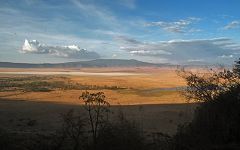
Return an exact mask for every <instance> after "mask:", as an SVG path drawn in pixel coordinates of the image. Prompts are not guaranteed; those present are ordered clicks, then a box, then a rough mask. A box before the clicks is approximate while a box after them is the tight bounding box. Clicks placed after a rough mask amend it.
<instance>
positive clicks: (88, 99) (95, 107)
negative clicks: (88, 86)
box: [79, 91, 110, 149]
mask: <svg viewBox="0 0 240 150" xmlns="http://www.w3.org/2000/svg"><path fill="white" fill-rule="evenodd" d="M105 98H106V97H105V94H104V93H103V92H97V93H89V92H88V91H86V92H83V93H82V95H81V96H80V97H79V99H82V100H83V101H84V104H85V105H84V108H85V109H86V110H87V112H88V119H89V123H90V127H91V133H92V140H93V146H94V149H96V145H97V138H98V131H99V128H100V127H101V125H104V122H106V121H107V120H108V112H109V111H110V109H109V106H110V104H109V103H108V102H107V101H106V100H105Z"/></svg>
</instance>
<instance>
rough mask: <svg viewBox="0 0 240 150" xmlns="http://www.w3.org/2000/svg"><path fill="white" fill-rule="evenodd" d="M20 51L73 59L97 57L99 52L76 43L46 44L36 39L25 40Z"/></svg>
mask: <svg viewBox="0 0 240 150" xmlns="http://www.w3.org/2000/svg"><path fill="white" fill-rule="evenodd" d="M20 52H21V53H33V54H50V55H53V56H57V57H65V58H75V59H97V58H99V57H100V56H99V54H98V53H96V52H93V51H87V50H86V49H81V48H80V47H79V46H77V45H69V46H48V45H45V44H40V43H39V42H38V41H37V40H32V41H28V40H27V39H26V40H25V42H24V44H23V46H22V49H21V50H20Z"/></svg>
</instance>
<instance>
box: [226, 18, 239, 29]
mask: <svg viewBox="0 0 240 150" xmlns="http://www.w3.org/2000/svg"><path fill="white" fill-rule="evenodd" d="M239 27H240V21H237V20H235V21H232V22H230V23H229V24H227V25H226V26H225V27H224V29H225V30H228V29H236V28H239Z"/></svg>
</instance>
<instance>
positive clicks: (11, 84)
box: [0, 76, 125, 92]
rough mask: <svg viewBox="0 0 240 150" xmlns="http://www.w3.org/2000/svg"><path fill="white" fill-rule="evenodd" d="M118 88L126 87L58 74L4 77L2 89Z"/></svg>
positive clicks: (36, 90) (35, 90) (44, 90)
mask: <svg viewBox="0 0 240 150" xmlns="http://www.w3.org/2000/svg"><path fill="white" fill-rule="evenodd" d="M103 89H109V90H118V89H125V88H124V87H118V86H107V85H104V86H97V85H86V84H80V83H75V82H72V81H70V79H68V78H67V77H56V76H52V77H51V76H46V77H45V76H29V77H2V78H0V91H1V92H3V91H16V90H19V91H23V92H49V91H53V90H103Z"/></svg>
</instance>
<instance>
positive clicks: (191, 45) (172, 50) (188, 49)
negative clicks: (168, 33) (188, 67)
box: [120, 37, 240, 63]
mask: <svg viewBox="0 0 240 150" xmlns="http://www.w3.org/2000/svg"><path fill="white" fill-rule="evenodd" d="M120 40H122V46H121V47H120V49H121V50H124V51H127V52H128V53H129V54H132V55H138V56H147V57H152V58H161V59H167V60H168V61H169V62H175V63H188V62H193V61H194V62H196V61H198V62H200V61H202V62H215V63H216V62H221V60H222V61H223V59H224V60H226V59H230V58H231V59H232V58H236V57H239V52H240V44H239V43H235V42H233V41H232V40H231V39H229V38H214V39H192V40H169V41H160V42H141V41H137V40H135V39H132V40H130V39H129V38H127V37H126V38H121V39H120Z"/></svg>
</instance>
